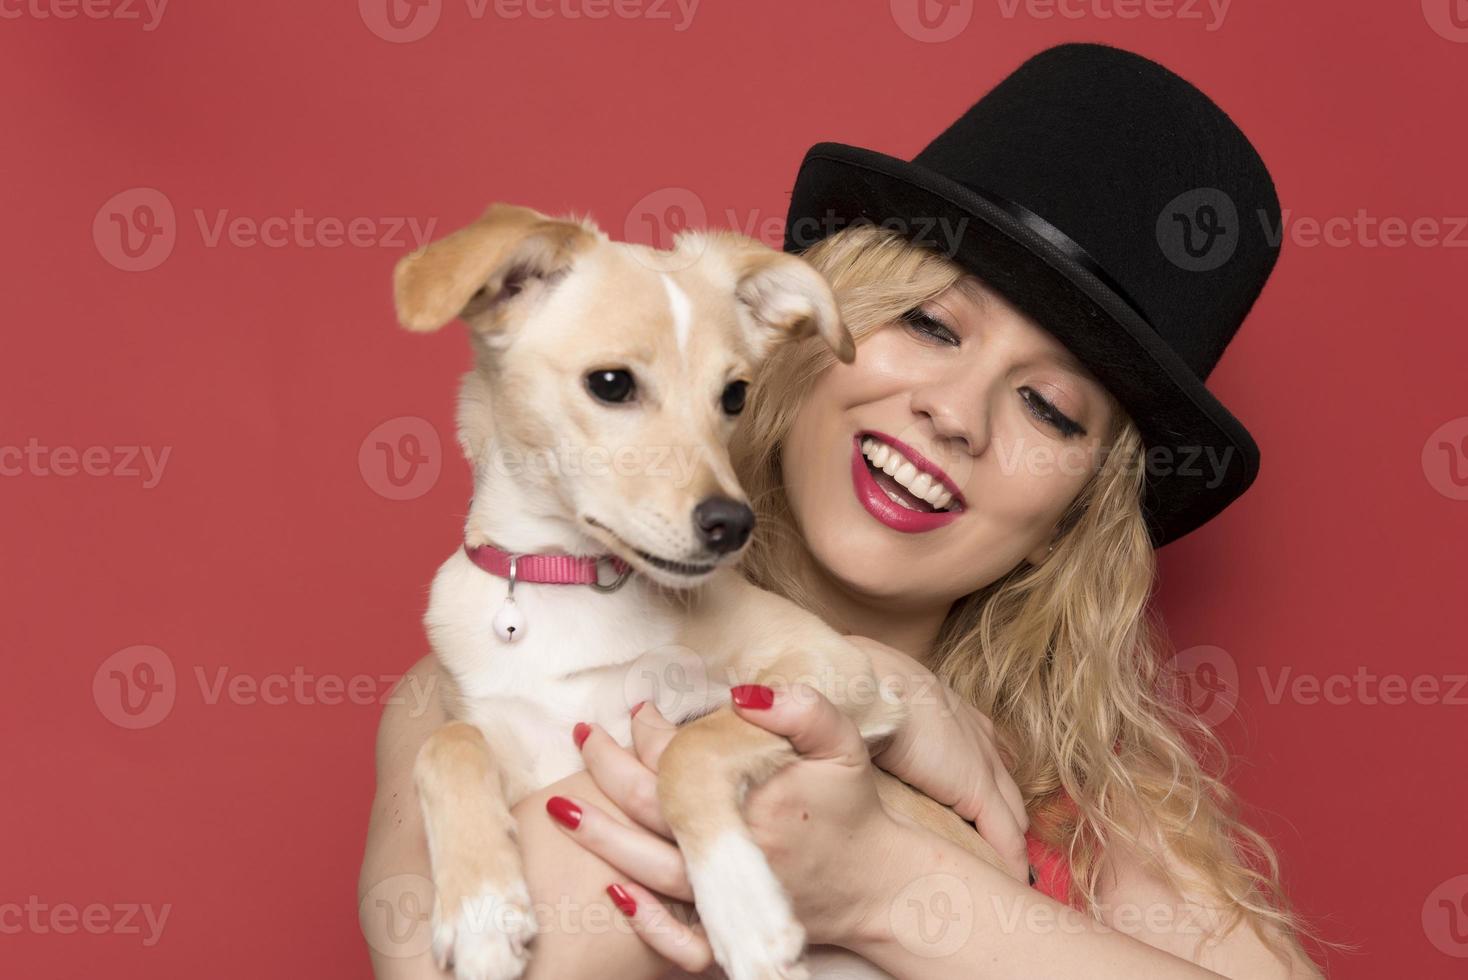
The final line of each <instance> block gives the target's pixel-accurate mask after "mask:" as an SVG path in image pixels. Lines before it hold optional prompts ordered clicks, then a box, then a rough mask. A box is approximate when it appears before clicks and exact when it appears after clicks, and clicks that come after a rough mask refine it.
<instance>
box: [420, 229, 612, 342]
mask: <svg viewBox="0 0 1468 980" xmlns="http://www.w3.org/2000/svg"><path fill="white" fill-rule="evenodd" d="M599 235H600V232H599V231H598V229H597V228H596V226H595V225H593V224H591V223H590V222H589V221H570V220H560V219H555V218H548V217H546V216H545V215H543V214H541V213H540V212H538V211H533V210H531V209H530V208H522V207H516V206H514V205H510V204H494V205H491V206H490V207H489V209H488V210H487V211H485V212H484V214H483V216H481V217H480V218H479V220H477V221H475V222H474V223H473V224H471V225H469V226H467V227H465V228H461V229H459V230H458V231H456V232H454V233H453V234H451V235H448V236H447V237H445V238H441V239H439V240H438V241H436V242H433V243H431V244H429V245H427V246H425V247H423V248H420V249H419V250H418V251H416V252H414V253H412V254H411V255H408V256H406V257H405V258H403V259H402V260H401V261H399V262H398V264H397V268H396V269H394V270H393V300H394V304H395V305H396V307H397V316H398V322H399V323H401V324H402V325H403V326H404V327H406V328H407V329H409V330H414V331H419V332H426V331H430V330H437V329H439V328H440V327H442V326H443V325H444V324H446V323H448V322H449V321H450V320H453V319H455V318H457V317H463V318H464V319H465V320H468V321H471V323H472V325H473V326H474V327H475V328H476V329H479V330H481V331H486V332H487V331H489V330H492V329H494V328H495V327H496V326H497V325H498V324H499V322H500V320H501V318H500V317H499V315H498V314H499V311H500V309H501V307H503V305H504V304H505V302H506V301H507V300H509V299H512V298H513V297H514V296H515V295H517V294H518V293H519V292H520V291H521V290H523V289H524V288H525V287H526V286H527V285H530V284H531V283H533V282H537V281H540V282H548V281H552V280H554V279H556V278H559V277H560V276H561V275H562V274H564V273H565V271H566V270H567V269H568V268H570V265H571V260H572V258H573V257H574V256H575V254H576V253H577V252H578V251H579V250H580V249H582V248H584V247H586V246H589V245H591V244H593V243H594V242H595V241H596V240H597V238H598V237H599Z"/></svg>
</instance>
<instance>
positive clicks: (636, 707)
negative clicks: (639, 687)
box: [632, 701, 647, 718]
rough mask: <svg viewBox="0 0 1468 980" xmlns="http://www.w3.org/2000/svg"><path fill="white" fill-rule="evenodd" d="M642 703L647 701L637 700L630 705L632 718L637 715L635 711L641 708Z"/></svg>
mask: <svg viewBox="0 0 1468 980" xmlns="http://www.w3.org/2000/svg"><path fill="white" fill-rule="evenodd" d="M644 704H647V702H646V701H638V702H637V703H636V704H634V705H633V706H632V717H634V718H635V717H637V712H639V711H641V710H642V706H643V705H644Z"/></svg>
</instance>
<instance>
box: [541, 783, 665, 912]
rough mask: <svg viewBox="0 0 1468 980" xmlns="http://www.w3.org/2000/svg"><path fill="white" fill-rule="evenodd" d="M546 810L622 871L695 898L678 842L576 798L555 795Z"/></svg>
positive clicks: (579, 840) (660, 888)
mask: <svg viewBox="0 0 1468 980" xmlns="http://www.w3.org/2000/svg"><path fill="white" fill-rule="evenodd" d="M545 809H546V812H547V813H549V814H550V815H551V817H552V819H553V820H554V821H555V825H556V826H557V827H559V828H561V830H562V831H563V832H564V833H565V834H566V836H568V837H570V838H571V839H572V840H574V841H575V842H576V843H578V844H580V845H581V846H582V847H584V848H586V849H587V850H588V851H590V852H591V853H593V854H595V855H596V856H597V857H599V858H601V859H602V860H603V861H605V862H607V863H608V864H610V865H611V866H612V867H614V868H616V869H617V870H618V871H620V872H621V873H622V874H624V875H627V876H628V877H629V878H634V879H636V880H637V881H640V882H643V883H644V884H646V885H647V886H648V887H649V888H655V889H657V890H658V891H660V892H662V893H663V894H664V895H668V896H670V897H672V898H677V899H682V900H684V901H690V902H691V901H693V889H692V888H691V887H690V886H689V884H688V869H687V867H686V866H685V865H684V864H683V852H682V851H680V850H678V847H677V845H676V844H673V843H671V842H669V841H666V840H664V839H663V838H661V837H659V836H657V835H656V834H653V833H651V832H650V831H647V830H644V829H643V828H641V827H633V826H630V825H628V824H625V823H623V822H622V821H620V820H617V819H615V818H613V817H612V816H611V815H609V814H608V813H607V812H606V811H605V810H602V809H600V808H599V807H596V806H593V805H592V804H590V803H586V802H583V801H582V800H580V799H577V798H575V797H571V796H552V797H551V798H550V799H548V800H546V801H545Z"/></svg>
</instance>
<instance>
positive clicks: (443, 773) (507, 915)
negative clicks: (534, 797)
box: [413, 721, 536, 980]
mask: <svg viewBox="0 0 1468 980" xmlns="http://www.w3.org/2000/svg"><path fill="white" fill-rule="evenodd" d="M507 775H509V774H507V773H506V772H505V767H504V766H503V765H501V764H500V760H496V758H495V755H494V754H493V753H492V752H491V751H490V745H489V741H488V740H487V739H486V738H485V735H484V732H483V731H481V730H480V729H479V728H478V727H476V726H474V725H471V724H469V723H468V722H463V721H455V722H450V723H449V724H447V725H445V726H444V727H443V728H440V729H439V730H438V731H436V732H434V733H433V735H432V736H430V737H429V739H428V741H427V742H426V743H424V745H423V748H422V749H421V750H420V751H419V753H418V759H417V762H416V764H415V766H414V770H413V777H414V781H415V782H416V783H417V787H418V798H419V801H420V803H421V804H422V807H423V821H424V825H425V827H426V828H427V831H428V853H429V857H430V859H431V860H432V865H433V884H434V889H435V892H436V894H435V898H434V903H433V954H434V958H435V959H436V960H437V962H438V965H439V967H440V968H441V969H446V968H447V967H448V965H449V964H450V963H452V964H453V967H454V974H455V976H457V977H458V978H459V980H515V978H516V977H519V976H520V974H521V973H522V972H523V971H524V969H525V966H526V963H527V962H528V960H529V954H528V951H527V948H526V947H527V946H528V944H529V942H530V940H531V938H533V937H534V935H535V929H536V925H535V919H534V917H533V915H532V914H531V909H530V893H529V890H528V889H527V888H526V885H525V874H524V869H523V865H522V862H521V859H520V850H519V847H518V845H517V843H516V839H515V838H516V835H515V822H514V818H513V817H512V816H511V815H510V805H511V804H512V803H513V802H514V801H513V800H512V799H510V796H511V795H513V794H512V793H510V792H507V791H506V785H505V784H506V777H507Z"/></svg>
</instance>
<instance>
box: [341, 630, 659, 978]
mask: <svg viewBox="0 0 1468 980" xmlns="http://www.w3.org/2000/svg"><path fill="white" fill-rule="evenodd" d="M438 683H440V681H439V673H438V665H437V662H436V661H435V660H434V659H433V658H432V657H425V658H423V659H422V660H420V661H419V662H418V663H417V664H415V665H414V666H413V668H412V669H411V670H410V671H409V672H408V674H407V675H406V676H405V677H404V678H403V680H401V681H399V683H398V687H397V689H396V690H395V692H394V693H395V694H396V693H400V692H402V693H404V694H406V692H408V691H409V690H411V691H412V692H414V693H421V692H427V693H428V694H429V695H431V696H429V697H426V698H425V697H407V696H403V697H393V698H390V699H389V702H388V705H387V707H386V708H385V709H384V711H383V714H382V721H381V723H380V724H379V726H378V732H377V793H376V797H375V799H374V800H373V803H372V815H371V818H370V821H369V823H368V828H367V843H366V849H365V852H364V854H363V858H362V871H361V876H360V879H359V882H358V887H357V892H358V901H359V906H360V914H361V924H362V930H363V935H364V936H365V938H366V939H367V943H368V948H369V950H370V953H371V957H372V967H373V971H374V974H375V976H376V977H377V978H378V980H389V978H390V980H446V978H447V977H448V976H449V974H447V973H445V972H443V971H441V970H439V969H438V967H437V966H436V965H435V964H434V962H433V956H432V953H431V951H430V950H429V948H428V938H429V922H428V915H429V910H430V909H431V907H432V899H433V890H432V885H431V879H430V878H429V861H428V846H427V842H426V839H425V836H424V829H423V817H422V813H421V811H420V809H419V805H418V795H417V792H416V791H415V789H414V787H413V762H414V759H415V758H416V757H417V754H418V749H419V748H420V747H421V746H422V745H423V743H424V741H426V740H427V738H428V736H429V735H430V734H431V733H432V732H433V731H434V730H435V729H436V728H438V727H439V726H440V725H442V724H444V722H445V721H446V720H447V718H446V716H445V714H444V711H443V708H442V706H441V704H440V702H439V700H438V696H437V690H438V689H437V685H438ZM410 685H416V686H413V687H410ZM556 794H560V795H564V796H575V797H577V798H579V799H585V800H588V801H594V802H595V803H596V804H597V805H598V806H599V807H600V808H601V809H602V810H604V811H605V812H607V813H610V814H612V815H614V816H616V817H619V818H620V819H624V820H625V819H626V818H624V817H620V812H619V811H618V810H617V809H616V806H615V805H614V804H613V803H611V801H609V800H608V799H607V798H606V796H605V795H604V794H602V793H601V791H600V790H598V789H597V787H596V784H595V783H593V782H592V780H591V778H590V777H589V776H587V775H586V774H585V773H584V772H583V773H577V774H576V775H574V776H570V777H568V778H567V779H565V780H562V781H561V782H560V783H557V784H556V785H554V786H552V787H548V788H546V789H544V790H542V791H540V792H538V793H535V794H533V795H531V796H529V797H527V798H526V799H524V800H522V801H521V802H520V803H519V804H517V805H516V806H515V807H514V808H513V812H514V814H515V819H516V821H517V822H518V824H519V835H520V848H521V853H522V854H523V855H524V857H525V871H526V880H527V882H528V884H529V886H530V897H531V901H532V902H533V904H534V911H535V914H536V917H537V920H538V924H539V926H540V933H539V934H538V935H537V936H536V939H535V944H534V947H533V955H532V957H531V965H530V969H529V970H528V971H527V973H526V977H527V978H528V980H540V978H551V977H554V978H557V980H559V978H563V977H564V978H576V977H593V976H595V977H606V976H615V977H629V978H637V977H649V978H650V977H657V976H660V975H661V974H663V972H664V971H665V970H666V969H667V963H666V962H665V961H664V960H663V959H662V958H661V957H659V956H657V955H656V954H655V953H653V952H652V951H651V950H650V949H649V948H648V947H647V946H646V945H645V944H644V943H643V942H642V941H640V940H639V939H638V938H636V936H634V935H633V933H632V930H631V928H630V927H629V925H628V924H627V922H626V920H625V919H624V918H623V917H622V915H621V914H620V913H619V912H617V910H616V909H615V908H614V907H613V906H612V903H611V901H610V899H609V898H608V896H607V894H606V892H605V891H604V890H603V889H604V887H605V886H606V884H607V883H609V882H611V881H614V880H617V879H616V872H614V871H613V870H612V869H611V868H610V867H609V866H608V865H607V864H606V863H605V862H603V861H602V860H601V859H600V858H598V857H596V856H595V855H593V854H591V853H590V852H588V851H586V850H585V849H583V848H581V847H578V846H577V845H576V844H575V843H574V842H573V841H571V840H569V839H568V838H567V837H566V836H565V835H564V834H561V833H558V832H557V831H556V830H555V828H554V827H553V825H552V822H551V820H550V818H549V816H548V815H547V814H546V811H545V801H546V799H547V798H549V797H550V796H552V795H556Z"/></svg>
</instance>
